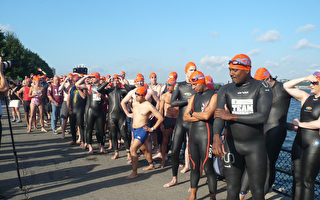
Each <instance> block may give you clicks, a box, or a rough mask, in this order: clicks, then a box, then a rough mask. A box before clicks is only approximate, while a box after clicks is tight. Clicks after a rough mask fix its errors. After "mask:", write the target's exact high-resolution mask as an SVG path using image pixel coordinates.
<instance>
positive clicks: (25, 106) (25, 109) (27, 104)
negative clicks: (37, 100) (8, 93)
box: [23, 101, 31, 113]
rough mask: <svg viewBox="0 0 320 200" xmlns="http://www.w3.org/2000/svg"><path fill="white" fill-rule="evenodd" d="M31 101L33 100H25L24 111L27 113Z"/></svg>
mask: <svg viewBox="0 0 320 200" xmlns="http://www.w3.org/2000/svg"><path fill="white" fill-rule="evenodd" d="M30 103H31V101H23V108H24V112H26V113H29V112H30Z"/></svg>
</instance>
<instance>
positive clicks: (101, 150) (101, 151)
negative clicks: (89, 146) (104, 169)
mask: <svg viewBox="0 0 320 200" xmlns="http://www.w3.org/2000/svg"><path fill="white" fill-rule="evenodd" d="M100 153H104V154H106V153H108V152H107V150H106V149H105V148H104V147H103V146H101V147H100Z"/></svg>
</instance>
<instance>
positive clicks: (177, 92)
mask: <svg viewBox="0 0 320 200" xmlns="http://www.w3.org/2000/svg"><path fill="white" fill-rule="evenodd" d="M175 87H179V86H177V85H176V86H175ZM179 96H180V90H179V88H175V89H174V90H173V92H172V96H171V107H176V106H179V107H182V106H186V105H188V100H187V99H186V100H178V97H179Z"/></svg>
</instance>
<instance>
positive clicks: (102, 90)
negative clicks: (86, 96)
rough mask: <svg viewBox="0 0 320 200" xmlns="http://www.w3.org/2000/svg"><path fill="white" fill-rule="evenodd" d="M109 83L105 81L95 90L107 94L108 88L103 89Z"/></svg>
mask: <svg viewBox="0 0 320 200" xmlns="http://www.w3.org/2000/svg"><path fill="white" fill-rule="evenodd" d="M108 84H109V82H105V83H104V84H102V85H99V87H98V88H97V91H98V92H99V93H101V94H108V93H109V89H105V87H106V86H107V85H108Z"/></svg>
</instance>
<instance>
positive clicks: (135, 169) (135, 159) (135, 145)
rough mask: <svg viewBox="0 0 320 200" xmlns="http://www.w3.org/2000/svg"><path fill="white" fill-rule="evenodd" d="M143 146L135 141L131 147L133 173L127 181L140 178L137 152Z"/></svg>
mask: <svg viewBox="0 0 320 200" xmlns="http://www.w3.org/2000/svg"><path fill="white" fill-rule="evenodd" d="M140 146H141V142H140V141H139V140H137V139H135V140H133V142H132V143H131V147H130V155H131V164H132V173H131V174H130V175H129V176H127V177H126V178H127V179H133V178H136V177H137V176H138V154H137V150H138V148H139V147H140Z"/></svg>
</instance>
